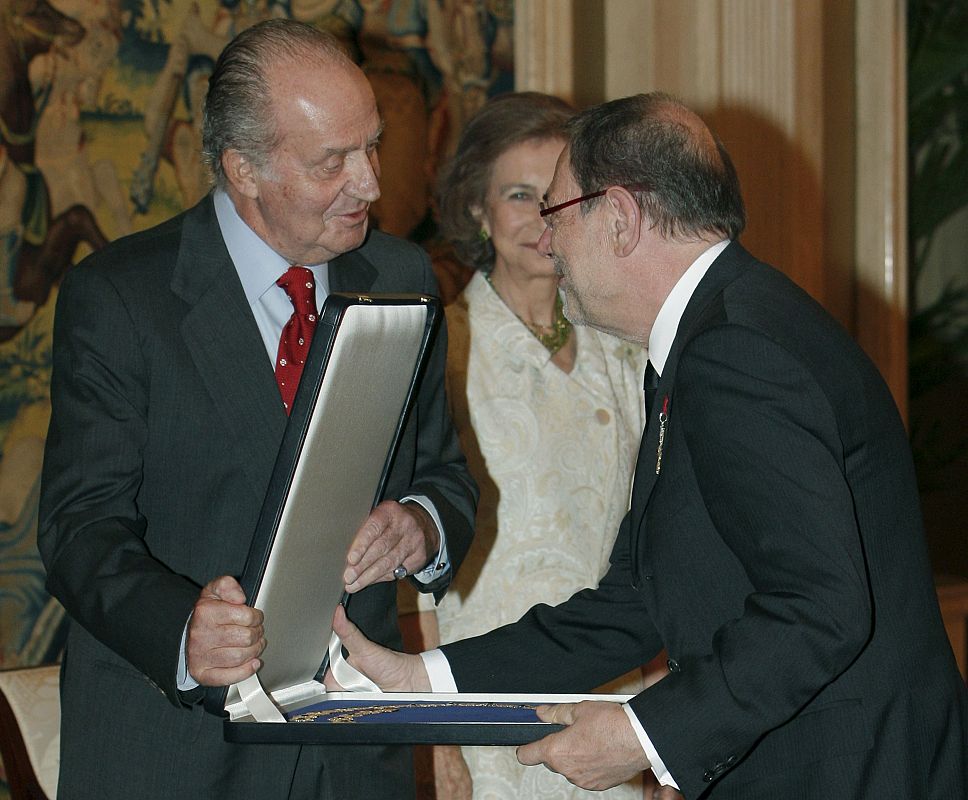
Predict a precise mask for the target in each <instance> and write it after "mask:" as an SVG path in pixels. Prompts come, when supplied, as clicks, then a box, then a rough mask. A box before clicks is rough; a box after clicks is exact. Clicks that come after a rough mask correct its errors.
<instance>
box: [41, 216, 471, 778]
mask: <svg viewBox="0 0 968 800" xmlns="http://www.w3.org/2000/svg"><path fill="white" fill-rule="evenodd" d="M330 284H331V288H332V290H333V291H350V290H351V291H360V292H423V293H434V291H435V282H434V279H433V274H432V272H431V269H430V265H429V261H428V259H427V257H426V256H425V255H424V254H423V251H422V250H420V249H419V248H418V247H416V246H415V245H411V244H409V243H406V242H402V241H400V240H396V239H393V238H391V237H388V236H385V235H382V234H380V233H377V232H373V233H371V235H370V236H369V238H368V241H367V242H366V244H365V245H364V246H363V247H362V248H361V249H360V250H358V251H356V252H353V253H350V254H347V255H344V256H342V257H340V258H338V259H335V260H334V261H333V262H332V263H331V265H330ZM446 349H447V346H446V332H445V331H444V330H443V329H441V331H440V333H439V334H438V336H437V340H436V343H435V345H434V347H433V350H432V353H431V356H430V360H429V363H428V365H427V369H426V372H425V374H424V375H423V378H422V381H421V384H420V387H419V390H418V397H417V401H416V403H415V405H414V408H413V411H412V413H411V414H410V417H409V419H408V421H407V424H406V428H405V431H404V433H403V436H402V440H401V444H400V449H399V452H398V454H397V456H396V459H395V462H394V465H393V468H392V472H391V475H390V480H389V483H388V489H387V495H386V496H387V497H390V498H394V497H396V498H399V497H402V496H404V495H406V494H411V493H416V494H424V495H427V496H428V497H429V498H430V499H431V500H432V501H433V502H434V503H435V505H436V507H437V510H438V512H439V513H440V516H441V518H442V521H443V523H444V526H445V529H446V532H447V540H448V550H449V553H450V557H451V561H452V564H453V566H454V567H455V568H456V566H457V565H459V564H460V561H461V559H462V558H463V556H464V554H465V552H466V550H467V547H468V545H469V543H470V539H471V536H472V525H473V519H474V509H475V503H476V488H475V487H474V485H473V482H472V480H471V478H470V476H469V473H468V472H467V470H466V466H465V464H464V460H463V456H462V455H461V453H460V450H459V446H458V442H457V437H456V435H455V433H454V431H453V429H452V427H451V423H450V419H449V416H448V413H447V410H446V400H445V397H444V356H445V353H446ZM51 394H52V404H53V415H52V419H51V425H50V431H49V434H48V439H47V451H46V456H45V463H44V473H43V486H42V496H41V524H40V531H39V535H38V540H39V545H40V549H41V553H42V555H43V558H44V562H45V564H46V567H47V572H48V578H47V585H48V588H49V590H50V591H51V593H52V594H53V595H54V596H55V597H57V598H58V599H59V600H60V601H61V602H62V603H63V605H64V607H65V608H66V609H67V611H68V613H69V614H70V616H71V618H72V620H73V621H74V623H75V624H74V625H72V629H71V632H70V635H69V642H68V647H67V653H66V658H65V666H64V671H63V693H62V697H63V723H62V731H63V736H62V786H63V787H65V788H64V791H63V792H62V793H63V794H65V795H67V796H72V793H75V794H74V796H82V795H83V796H98V797H104V796H114V795H113V794H112V792H116V793H117V795H119V796H122V795H123V796H125V797H136V796H141V795H139V794H138V793H137V791H135V790H134V789H133V787H131V786H130V784H131V783H132V782H133V781H136V782H138V783H139V784H141V791H142V792H143V796H145V797H162V796H166V797H175V796H186V797H187V796H191V797H205V796H208V795H207V794H206V792H205V790H204V786H203V784H204V781H205V780H206V778H203V777H201V776H200V775H199V773H200V772H206V771H207V772H208V773H209V774H210V775H212V776H219V777H217V778H215V777H213V778H211V780H212V794H213V796H214V794H215V792H219V793H220V796H224V794H225V792H226V790H229V789H233V788H234V789H236V790H237V791H238V792H240V793H241V794H240V795H239V796H249V797H255V796H259V797H266V796H269V797H274V796H280V797H286V796H287V794H288V792H287V787H288V785H289V782H290V781H291V780H292V777H293V774H294V772H295V766H294V765H295V763H296V759H297V758H298V757H299V755H298V748H278V749H276V750H272V748H268V749H267V751H268V752H267V755H266V758H267V763H266V764H264V765H263V771H264V773H265V775H266V777H265V778H262V777H259V778H255V777H252V776H249V775H248V772H247V770H248V767H243V766H240V765H242V764H243V763H245V762H246V761H252V762H253V763H259V757H258V753H259V748H252V749H251V750H248V749H247V748H234V749H233V748H230V747H228V746H227V745H225V744H224V743H223V742H221V732H220V722H219V721H218V720H216V719H214V718H212V719H205V715H203V714H202V713H201V711H200V710H199V709H198V708H197V707H195V708H192V709H186V708H185V705H186V703H190V702H191V701H192V700H194V699H195V697H194V696H193V695H182V694H180V693H179V692H178V690H177V688H176V678H175V669H176V664H177V660H178V653H179V647H180V642H181V636H182V631H183V628H184V625H185V621H186V620H187V619H188V616H189V613H190V612H191V609H192V607H193V605H194V603H195V600H196V599H197V596H198V592H199V589H200V587H201V586H203V585H204V584H205V583H207V582H208V581H209V580H211V579H212V578H214V577H216V576H218V575H222V574H228V575H239V574H241V572H242V569H243V566H244V563H245V558H246V554H247V552H248V547H249V543H250V541H251V537H252V533H253V530H254V528H255V524H256V522H257V519H258V516H259V510H260V507H261V504H262V500H263V497H264V495H265V491H266V487H267V484H268V481H269V477H270V475H271V472H272V468H273V464H274V461H275V458H276V454H277V452H278V449H279V444H280V442H281V439H282V436H283V432H284V429H285V426H286V420H287V418H286V414H285V411H284V409H283V406H282V402H281V399H280V397H279V391H278V388H277V386H276V383H275V378H274V375H273V369H272V364H271V363H270V361H269V359H268V358H267V356H266V352H265V346H264V344H263V341H262V338H261V336H260V334H259V331H258V328H257V326H256V324H255V320H254V318H253V317H252V313H251V311H250V309H249V306H248V304H247V302H246V299H245V296H244V293H243V290H242V286H241V283H240V281H239V278H238V275H237V273H236V271H235V268H234V266H233V264H232V262H231V260H230V258H229V255H228V252H227V250H226V248H225V245H224V243H223V241H222V237H221V234H220V231H219V228H218V224H217V220H216V217H215V212H214V207H213V204H212V201H211V198H206V199H205V200H203V201H202V202H201V203H200V204H199V205H198V206H196V207H195V208H193V209H191V210H189V211H187V212H186V213H184V214H182V215H180V216H178V217H176V218H174V219H172V220H169V221H168V222H165V223H163V224H162V225H160V226H158V227H156V228H153V229H151V230H148V231H145V232H143V233H139V234H136V235H134V236H131V237H128V238H125V239H122V240H120V241H118V242H115V243H113V244H112V245H111V246H109V247H107V248H105V249H104V250H102V251H100V252H98V253H96V254H95V255H94V256H92V257H91V258H89V259H88V260H86V261H85V262H84V263H83V264H81V265H79V266H78V267H77V268H76V269H75V270H73V271H72V272H71V273H70V274H69V275H68V276H67V278H66V279H65V281H64V283H63V286H62V287H61V290H60V296H59V299H58V306H57V316H56V322H55V333H54V372H53V378H52V386H51ZM344 555H345V554H343V553H334V554H333V557H334V558H340V559H342V558H343V557H344ZM429 588H431V589H434V590H437V591H442V589H443V588H444V587H443V585H442V584H441V585H436V586H432V587H429ZM395 589H396V587H395V586H394V585H393V584H392V583H382V584H378V585H375V586H372V587H369V588H367V589H365V590H363V591H362V592H360V593H359V594H358V595H357V596H356V598H355V599H354V601H353V603H351V605H350V610H351V614H350V615H351V617H354V618H355V619H356V620H357V622H358V623H359V624H360V625H361V627H362V628H363V629H364V630H367V631H368V632H369V634H370V635H371V636H373V638H375V639H376V640H378V641H382V642H384V643H386V644H389V645H391V646H399V644H400V637H399V631H398V628H397V624H396V606H395V597H396V592H395ZM119 742H123V743H124V745H123V746H124V748H125V754H124V756H123V758H122V759H121V761H124V762H126V763H127V764H130V765H131V766H130V768H129V767H127V766H126V767H120V766H115V765H112V766H111V768H110V770H108V771H109V772H110V773H111V777H110V778H105V779H104V780H103V781H102V780H101V777H103V776H101V775H100V773H103V772H104V771H105V770H106V769H107V767H106V766H105V764H106V759H107V758H108V755H109V754H110V753H112V752H114V751H116V750H117V749H118V747H119ZM318 749H319V750H325V749H326V748H318ZM237 751H241V752H237ZM269 753H275V754H276V755H275V756H274V757H273V758H268V755H269ZM371 755H372V754H370V755H367V754H364V753H360V758H353V759H348V760H347V759H345V758H344V759H343V760H344V761H347V767H346V771H347V773H349V772H352V773H356V774H357V783H358V785H353V783H352V782H349V783H348V784H347V786H348V787H349V788H348V789H347V791H350V796H356V794H359V796H363V794H364V792H365V786H366V781H365V780H364V781H363V782H362V783H359V780H360V779H359V776H358V773H359V772H360V766H361V763H362V762H363V761H367V762H368V760H369V759H370V757H371ZM307 758H309V756H308V755H307V756H303V758H302V761H300V763H303V762H304V761H305V760H306V759H307ZM196 762H197V764H196ZM206 762H208V763H206ZM193 765H194V766H193ZM196 767H197V768H196ZM351 768H352V769H351ZM339 769H343V767H342V766H340V767H339ZM253 771H254V770H253ZM378 772H379V769H378V768H376V767H375V765H370V764H369V763H367V765H366V770H364V773H365V774H368V775H370V774H374V773H378ZM146 775H147V776H154V778H152V779H148V780H146V778H145V777H144V776H146ZM95 777H97V778H98V781H97V782H93V781H94V778H95ZM347 780H349V779H347ZM396 783H399V778H397V779H394V784H396ZM405 783H406V779H405V778H404V784H405ZM145 786H147V787H148V788H147V789H145ZM81 787H83V791H81ZM330 788H332V789H333V790H334V791H342V789H341V788H340V786H339V785H333V786H332V787H330ZM311 791H313V790H311ZM404 791H405V790H404ZM267 792H268V794H266V793H267Z"/></svg>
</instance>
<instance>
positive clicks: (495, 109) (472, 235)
mask: <svg viewBox="0 0 968 800" xmlns="http://www.w3.org/2000/svg"><path fill="white" fill-rule="evenodd" d="M574 115H575V109H574V108H572V107H571V106H570V105H569V104H568V103H566V102H565V101H564V100H561V99H559V98H557V97H552V96H551V95H547V94H542V93H540V92H514V93H511V94H503V95H498V96H497V97H495V98H493V99H491V100H489V101H488V102H487V103H486V104H485V105H484V107H483V108H481V110H480V111H478V112H477V113H476V114H475V115H474V116H473V117H471V119H470V120H469V121H468V123H467V125H466V127H465V128H464V130H463V132H462V133H461V136H460V141H459V142H458V143H457V152H456V153H455V154H454V157H453V158H452V159H451V160H450V162H449V163H448V164H447V165H446V166H445V167H444V169H443V171H442V172H441V176H440V181H439V183H438V199H437V203H438V209H439V212H440V230H441V234H442V235H443V236H444V238H446V239H448V240H449V241H450V242H452V243H453V245H454V249H455V250H456V251H457V255H458V257H459V258H460V259H461V260H462V261H464V262H465V263H467V264H469V265H471V266H473V267H476V268H477V269H482V268H489V267H490V266H491V265H492V264H493V263H494V245H493V244H491V241H490V240H486V241H482V240H481V238H480V236H479V233H480V230H481V223H480V222H479V221H478V220H476V219H474V216H473V214H472V213H471V209H472V208H475V207H476V208H482V207H483V206H484V197H485V195H486V194H487V186H488V183H489V182H490V179H491V170H492V169H493V167H494V162H495V161H497V159H498V158H500V156H501V155H502V154H503V153H504V152H506V151H507V150H509V149H510V148H511V147H514V146H515V145H517V144H521V143H522V142H528V141H535V140H538V141H541V140H547V139H561V140H562V141H566V140H567V130H566V126H567V124H568V121H569V120H570V119H571V118H572V117H573V116H574Z"/></svg>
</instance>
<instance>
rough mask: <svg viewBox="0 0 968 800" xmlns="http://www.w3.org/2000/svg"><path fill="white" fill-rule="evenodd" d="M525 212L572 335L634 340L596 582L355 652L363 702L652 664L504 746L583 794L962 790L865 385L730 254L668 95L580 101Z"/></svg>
mask: <svg viewBox="0 0 968 800" xmlns="http://www.w3.org/2000/svg"><path fill="white" fill-rule="evenodd" d="M542 214H543V216H544V218H545V221H546V222H547V224H548V228H547V230H546V231H545V233H544V235H543V237H542V239H541V241H540V243H539V249H540V250H541V251H542V252H544V253H545V254H547V255H548V256H549V257H551V258H552V259H553V260H554V263H555V269H556V270H557V273H558V275H559V280H560V287H561V290H562V292H563V293H564V297H565V313H566V314H567V315H568V318H569V319H570V320H571V321H572V322H574V323H583V324H587V325H592V326H594V327H596V328H599V329H601V330H604V331H608V332H609V333H614V334H616V335H618V336H621V337H623V338H626V339H628V340H630V341H635V342H640V343H642V344H648V346H649V355H650V366H649V369H648V372H647V378H646V395H647V397H648V400H647V402H648V411H649V421H648V427H647V430H646V432H645V434H644V436H643V439H642V444H641V448H640V451H639V456H638V463H637V467H636V473H635V479H634V482H633V493H632V498H631V508H630V511H629V513H628V514H627V516H626V518H625V520H624V521H623V523H622V526H621V530H620V532H619V535H618V538H617V540H616V543H615V548H614V550H613V553H612V557H611V568H610V570H609V572H608V573H607V574H606V575H605V577H604V578H603V579H602V581H601V584H600V585H599V587H598V588H597V589H594V590H585V591H582V592H579V593H578V594H576V595H574V596H573V597H572V598H570V599H569V600H568V601H566V602H565V603H563V604H561V605H559V606H557V607H554V608H550V607H548V606H541V605H539V606H536V607H535V608H533V609H531V611H529V612H528V613H527V614H526V615H525V616H524V617H523V618H522V619H521V620H520V621H519V622H517V623H515V624H513V625H508V626H505V627H503V628H499V629H498V630H496V631H493V632H491V633H489V634H486V635H484V636H482V637H478V638H475V639H468V640H465V641H462V642H456V643H453V644H449V645H446V646H444V647H442V648H440V650H437V651H432V652H430V653H425V654H422V656H402V655H400V654H396V653H392V652H390V651H386V650H383V649H382V648H378V647H376V646H374V645H372V644H370V643H368V642H367V641H366V640H365V639H363V638H362V636H360V635H359V634H358V633H357V632H356V631H355V630H353V628H352V626H351V625H349V624H347V623H346V621H345V619H344V618H343V616H342V615H341V614H339V612H337V619H336V625H337V628H338V629H339V631H340V633H341V634H342V635H343V641H344V643H345V644H346V646H347V647H348V648H349V650H350V653H351V659H350V661H351V663H353V664H354V665H356V666H357V667H359V668H361V669H362V670H363V671H364V672H367V673H368V674H369V675H371V677H373V678H374V679H375V680H376V681H377V682H378V683H381V685H384V684H385V688H401V689H409V690H421V689H423V690H426V689H433V690H435V691H446V690H451V691H453V690H454V689H455V688H456V689H459V690H460V691H473V692H502V691H504V692H507V691H514V692H522V691H523V692H577V691H585V690H588V689H589V688H590V687H593V686H596V685H599V684H601V683H603V682H604V681H606V680H608V679H609V678H611V677H613V676H615V675H618V674H621V673H622V672H624V671H626V670H628V669H629V668H631V667H633V666H635V665H636V664H641V663H644V662H646V661H648V660H649V659H651V658H653V657H654V656H655V655H656V654H657V653H658V652H659V651H660V650H662V649H665V650H666V652H667V655H668V667H669V673H668V675H667V676H666V677H664V678H663V679H662V680H660V681H659V682H658V683H656V684H655V685H653V686H652V687H650V688H648V689H646V690H645V691H643V692H642V693H640V694H639V695H637V696H635V697H634V698H632V699H631V700H630V701H629V702H628V703H626V704H624V705H618V704H613V703H598V702H585V703H580V704H577V705H558V706H547V707H544V708H542V709H541V710H540V712H539V713H540V716H541V717H542V718H543V719H544V720H546V721H552V722H558V723H563V724H565V725H566V726H567V727H566V728H565V729H564V730H563V731H561V732H559V733H555V734H552V735H550V736H548V737H546V738H544V739H542V740H541V741H538V742H535V743H532V744H529V745H526V746H523V747H521V748H520V749H519V750H518V758H519V760H520V761H521V762H522V763H525V764H542V763H543V764H545V765H546V766H547V767H548V768H550V769H552V770H554V771H556V772H561V773H563V774H564V775H566V776H567V777H568V778H569V779H570V780H571V781H572V782H574V783H576V784H578V785H580V786H583V787H586V788H590V789H603V788H606V787H609V786H613V785H615V784H617V783H620V782H621V781H624V780H626V779H627V778H629V777H630V776H631V775H632V774H634V773H636V772H637V771H639V770H645V769H649V768H651V769H652V770H653V771H654V772H655V774H656V776H657V777H658V779H659V781H660V783H661V784H662V785H663V786H664V787H676V788H678V789H679V790H680V791H681V792H682V794H683V795H684V796H685V797H687V798H699V797H703V798H710V800H721V799H722V798H743V799H744V800H750V799H751V798H753V799H755V798H762V799H763V800H767V799H769V800H776V799H777V798H785V799H787V800H788V799H789V798H817V799H818V800H819V799H820V798H828V797H836V798H869V799H870V800H875V798H877V799H878V800H880V798H887V797H917V798H932V799H935V800H943V799H945V798H954V797H966V796H968V779H966V772H968V767H966V760H968V756H966V754H968V734H966V731H968V699H966V690H965V684H964V682H963V679H962V678H961V676H960V675H959V674H958V671H957V668H956V664H955V660H954V657H953V655H952V652H951V648H950V646H949V644H948V641H947V638H946V636H945V631H944V627H943V625H942V622H941V616H940V612H939V609H938V604H937V598H936V595H935V593H934V588H933V583H932V577H931V570H930V565H929V563H928V557H927V553H926V548H925V543H924V537H923V533H922V523H921V516H920V511H919V505H918V496H917V487H916V484H915V478H914V471H913V468H912V463H911V456H910V452H909V447H908V444H907V437H906V434H905V431H904V426H903V425H902V423H901V420H900V417H899V416H898V413H897V410H896V408H895V406H894V403H893V400H892V399H891V396H890V393H889V392H888V389H887V387H886V386H885V384H884V382H883V380H882V379H881V377H880V375H879V374H878V372H877V369H876V368H875V367H874V365H873V364H872V363H871V361H870V360H869V359H868V358H867V357H866V356H865V355H864V353H863V352H862V351H861V350H860V348H859V347H858V346H857V345H856V343H855V342H854V341H853V340H852V339H851V338H850V337H849V336H848V335H847V333H846V332H845V331H844V330H843V329H841V327H840V326H839V325H838V324H837V323H836V322H835V321H834V320H833V319H832V318H831V317H830V316H829V315H828V314H827V313H826V312H825V311H824V310H823V309H822V308H821V307H820V306H819V305H818V304H817V303H815V302H814V301H813V300H812V299H811V298H810V297H809V296H808V295H807V294H806V293H804V292H803V291H801V290H800V289H799V288H798V287H797V286H795V285H794V284H793V283H792V282H791V281H790V280H788V279H787V278H786V277H784V276H783V275H782V274H781V273H779V272H778V271H776V270H774V269H773V268H772V267H770V266H768V265H766V264H764V263H762V262H760V261H757V260H756V259H755V258H754V257H753V256H751V255H750V254H749V253H748V252H747V251H746V250H745V249H744V248H743V247H742V245H740V244H739V242H738V241H737V237H738V236H739V234H740V232H741V230H742V229H743V226H744V222H745V213H744V209H743V204H742V199H741V196H740V191H739V183H738V180H737V177H736V174H735V172H734V169H733V166H732V164H731V162H730V159H729V156H728V154H727V153H726V151H725V149H724V148H723V146H722V144H721V143H720V142H719V141H718V140H717V139H716V138H715V137H714V135H713V134H712V133H711V132H710V130H709V129H708V128H707V127H706V126H705V125H704V124H703V122H702V121H701V120H700V119H699V117H698V116H696V115H695V114H694V113H692V112H691V111H690V110H689V109H687V108H685V107H684V106H683V105H682V104H680V103H679V102H677V101H676V100H674V99H672V98H670V97H668V96H665V95H662V94H650V95H640V96H637V97H630V98H625V99H622V100H617V101H614V102H611V103H606V104H605V105H602V106H599V107H597V108H593V109H590V110H588V111H586V112H584V113H583V114H581V115H580V116H579V117H577V118H576V119H575V120H574V122H573V123H572V124H571V127H570V140H569V144H568V147H566V148H565V151H564V152H563V153H562V155H561V158H560V159H559V161H558V166H557V169H556V172H555V176H554V180H553V181H552V183H551V186H550V187H549V189H548V194H547V198H546V204H545V207H544V208H543V209H542Z"/></svg>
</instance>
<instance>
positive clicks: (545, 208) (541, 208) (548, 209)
mask: <svg viewBox="0 0 968 800" xmlns="http://www.w3.org/2000/svg"><path fill="white" fill-rule="evenodd" d="M611 188H612V187H611V186H607V187H605V188H604V189H600V190H599V191H597V192H592V193H591V194H583V195H582V196H581V197H575V198H573V199H571V200H565V202H564V203H556V204H555V205H553V206H549V205H548V204H547V202H545V201H544V200H542V201H541V202H540V203H538V213H539V214H541V217H542V218H544V217H547V216H549V215H551V214H556V213H558V212H559V211H561V210H563V209H566V208H568V206H573V205H575V204H576V203H584V202H585V201H586V200H594V199H595V198H596V197H601V196H602V195H603V194H605V192H607V191H608V190H609V189H611ZM622 188H623V189H626V190H628V191H630V192H644V191H645V190H646V187H645V186H643V185H642V184H638V183H634V184H632V185H631V186H623V187H622Z"/></svg>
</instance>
